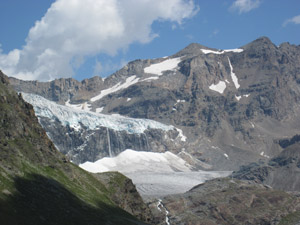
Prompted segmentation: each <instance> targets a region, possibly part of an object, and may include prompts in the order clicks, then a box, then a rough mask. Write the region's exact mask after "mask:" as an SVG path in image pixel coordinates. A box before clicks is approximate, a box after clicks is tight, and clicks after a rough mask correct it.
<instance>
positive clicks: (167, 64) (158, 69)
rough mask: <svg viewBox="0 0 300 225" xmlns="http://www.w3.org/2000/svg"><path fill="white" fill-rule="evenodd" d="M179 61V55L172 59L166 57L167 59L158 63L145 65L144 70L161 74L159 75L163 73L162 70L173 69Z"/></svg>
mask: <svg viewBox="0 0 300 225" xmlns="http://www.w3.org/2000/svg"><path fill="white" fill-rule="evenodd" d="M180 62H181V58H180V57H179V58H173V59H167V60H165V61H162V62H160V63H155V64H152V65H150V66H148V67H145V68H144V72H145V73H151V74H156V75H158V76H161V75H163V72H164V71H167V70H175V69H176V68H177V66H178V64H179V63H180Z"/></svg>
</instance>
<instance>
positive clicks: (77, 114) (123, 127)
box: [22, 93, 176, 134]
mask: <svg viewBox="0 0 300 225" xmlns="http://www.w3.org/2000/svg"><path fill="white" fill-rule="evenodd" d="M22 96H23V98H24V100H25V101H26V102H28V103H30V104H32V105H33V107H34V111H35V113H36V115H37V116H39V117H46V118H49V119H51V120H53V121H55V120H58V121H59V122H60V123H61V124H62V125H63V126H67V125H69V126H70V127H72V128H74V129H76V130H79V129H81V127H82V126H84V127H86V128H87V129H89V130H95V129H99V128H100V127H107V128H109V129H113V130H115V131H126V132H128V133H131V134H133V133H135V134H141V133H144V131H145V130H147V129H159V130H164V131H170V130H174V129H176V128H175V127H173V126H171V125H165V124H162V123H159V122H156V121H154V120H149V119H134V118H128V117H124V116H121V115H105V114H101V113H95V112H87V111H83V110H80V109H76V108H73V107H68V106H64V105H59V104H57V103H55V102H53V101H50V100H47V99H45V98H43V97H41V96H39V95H34V94H27V93H22Z"/></svg>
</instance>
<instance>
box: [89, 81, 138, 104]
mask: <svg viewBox="0 0 300 225" xmlns="http://www.w3.org/2000/svg"><path fill="white" fill-rule="evenodd" d="M139 79H140V78H137V77H136V76H135V75H134V76H131V77H128V78H127V79H126V81H125V83H123V84H121V82H119V83H117V84H116V85H114V86H113V87H111V88H108V89H105V90H102V91H101V92H100V94H99V95H97V96H95V97H93V98H91V102H95V101H98V100H99V99H101V98H103V97H104V96H106V95H109V94H111V93H114V92H117V91H119V90H122V89H125V88H128V87H129V86H131V85H133V84H136V83H137V82H138V81H139Z"/></svg>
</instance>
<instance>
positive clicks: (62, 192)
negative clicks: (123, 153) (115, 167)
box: [0, 71, 151, 225]
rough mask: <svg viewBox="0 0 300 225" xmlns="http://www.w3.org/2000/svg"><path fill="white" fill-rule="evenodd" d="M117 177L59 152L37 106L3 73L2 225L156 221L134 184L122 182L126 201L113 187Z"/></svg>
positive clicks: (0, 88)
mask: <svg viewBox="0 0 300 225" xmlns="http://www.w3.org/2000/svg"><path fill="white" fill-rule="evenodd" d="M114 176H118V175H114V174H113V175H112V176H111V177H106V178H105V179H104V178H102V177H101V175H98V176H94V175H92V174H89V173H87V172H85V171H84V170H82V169H80V168H79V167H78V166H76V165H74V164H72V163H70V162H69V161H68V159H67V158H66V157H65V156H64V155H63V154H61V153H60V152H58V151H57V149H56V148H55V146H54V144H53V143H52V142H51V141H50V140H49V138H48V137H47V135H46V133H45V131H44V130H43V129H42V127H41V126H40V124H39V123H38V119H37V117H36V116H35V113H34V110H33V107H32V106H31V105H30V104H28V103H26V102H25V101H24V100H23V99H22V95H21V94H17V93H16V92H15V91H14V90H13V89H12V88H11V87H10V85H9V83H8V78H7V77H6V76H5V75H3V74H2V72H1V71H0V223H1V224H6V225H10V224H12V225H19V224H22V225H31V224H46V225H47V224H49V225H50V224H51V225H54V224H55V225H57V224H124V225H125V224H145V223H144V222H141V221H139V220H138V219H137V218H136V217H134V216H133V215H131V214H129V213H128V212H130V213H132V214H134V215H135V216H137V217H139V218H140V219H142V220H144V221H149V220H150V219H151V214H150V212H149V211H147V208H146V206H145V204H144V203H143V202H142V200H141V197H140V196H139V195H138V194H137V193H135V194H134V195H133V196H132V197H130V193H133V192H134V187H133V186H130V185H126V184H124V182H129V181H127V180H126V179H125V178H122V182H123V183H121V182H120V185H121V186H122V187H124V186H125V187H126V186H128V187H129V189H127V190H130V193H126V199H123V195H122V194H120V193H121V192H122V191H123V189H121V190H117V191H114V190H113V189H111V188H109V187H108V186H107V185H108V184H110V183H114V187H115V188H116V189H117V188H118V180H116V179H115V177H114ZM135 192H136V190H135ZM124 195H125V193H124ZM132 205H133V206H135V205H138V206H139V207H140V210H141V211H139V210H138V209H136V208H135V209H134V207H131V206H132ZM118 206H120V207H123V208H124V209H125V210H127V211H128V212H126V211H124V210H123V209H121V208H120V207H118ZM133 209H134V210H133Z"/></svg>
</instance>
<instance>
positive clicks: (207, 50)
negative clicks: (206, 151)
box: [201, 48, 244, 55]
mask: <svg viewBox="0 0 300 225" xmlns="http://www.w3.org/2000/svg"><path fill="white" fill-rule="evenodd" d="M201 51H202V52H203V53H204V54H209V53H212V54H218V55H220V54H224V53H225V52H235V53H240V52H242V51H244V49H240V48H236V49H227V50H222V51H220V50H219V51H214V50H210V49H201Z"/></svg>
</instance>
